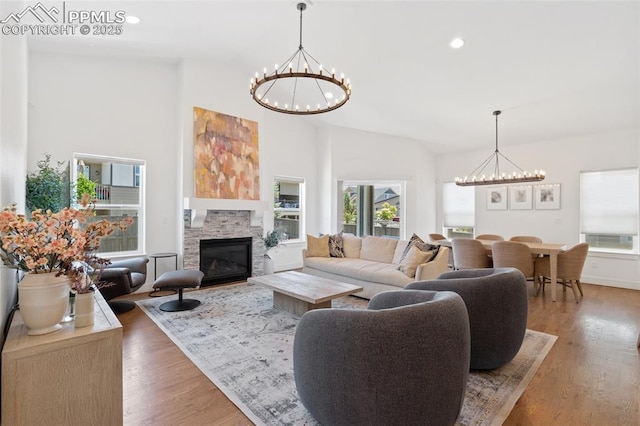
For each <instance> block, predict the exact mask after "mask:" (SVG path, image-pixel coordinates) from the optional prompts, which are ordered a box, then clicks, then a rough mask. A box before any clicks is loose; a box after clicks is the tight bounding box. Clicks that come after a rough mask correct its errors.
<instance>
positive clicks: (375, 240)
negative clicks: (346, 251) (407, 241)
mask: <svg viewBox="0 0 640 426" xmlns="http://www.w3.org/2000/svg"><path fill="white" fill-rule="evenodd" d="M397 245H398V240H394V239H391V238H381V237H372V236H370V235H367V236H365V237H364V238H363V239H362V248H361V249H360V259H364V260H373V261H375V262H384V263H391V262H392V261H393V254H394V253H395V250H396V246H397Z"/></svg>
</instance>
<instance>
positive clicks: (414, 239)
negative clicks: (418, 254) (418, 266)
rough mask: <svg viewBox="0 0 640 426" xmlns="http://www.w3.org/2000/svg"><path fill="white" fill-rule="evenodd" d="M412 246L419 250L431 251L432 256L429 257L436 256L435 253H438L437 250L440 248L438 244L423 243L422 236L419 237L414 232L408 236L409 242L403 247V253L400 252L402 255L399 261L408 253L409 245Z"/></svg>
mask: <svg viewBox="0 0 640 426" xmlns="http://www.w3.org/2000/svg"><path fill="white" fill-rule="evenodd" d="M414 246H415V247H416V248H417V249H418V250H420V251H424V252H433V256H432V258H431V259H433V258H434V257H436V254H438V250H439V249H440V246H438V245H434V244H429V243H425V242H424V241H423V240H422V238H420V237H419V236H417V235H416V234H413V235H412V236H411V238H409V244H407V248H405V249H404V253H402V257H401V258H400V263H402V260H403V259H404V258H405V257H406V256H407V253H409V250H411V247H414ZM431 259H429V260H431Z"/></svg>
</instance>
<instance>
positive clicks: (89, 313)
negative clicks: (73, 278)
mask: <svg viewBox="0 0 640 426" xmlns="http://www.w3.org/2000/svg"><path fill="white" fill-rule="evenodd" d="M93 305H94V304H93V292H92V291H90V292H89V293H80V294H76V307H75V313H74V323H75V327H76V328H80V327H88V326H90V325H93V310H94V307H93Z"/></svg>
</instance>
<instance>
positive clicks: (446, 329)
mask: <svg viewBox="0 0 640 426" xmlns="http://www.w3.org/2000/svg"><path fill="white" fill-rule="evenodd" d="M469 354H470V346H469V320H468V316H467V310H466V308H465V306H464V302H463V301H462V299H461V298H460V297H459V296H458V295H457V294H455V293H452V292H422V291H415V290H414V291H409V290H400V291H386V292H382V293H379V294H377V295H375V296H374V297H373V298H372V299H371V300H370V302H369V305H368V309H367V310H348V309H317V310H313V311H310V312H307V313H305V314H304V316H303V317H302V319H301V320H300V323H299V324H298V326H297V328H296V334H295V338H294V344H293V369H294V375H295V382H296V387H297V389H298V395H299V397H300V401H301V402H302V403H303V404H304V406H305V407H306V408H307V409H308V410H309V412H311V414H312V415H313V416H314V417H315V418H316V420H318V421H319V422H320V423H321V424H323V425H332V426H333V425H372V426H375V425H381V426H382V425H384V426H389V425H403V426H405V425H420V426H422V425H425V424H429V425H452V424H454V423H455V421H456V418H457V417H458V414H459V413H460V409H461V408H462V402H463V400H464V393H465V389H466V384H467V379H468V373H469Z"/></svg>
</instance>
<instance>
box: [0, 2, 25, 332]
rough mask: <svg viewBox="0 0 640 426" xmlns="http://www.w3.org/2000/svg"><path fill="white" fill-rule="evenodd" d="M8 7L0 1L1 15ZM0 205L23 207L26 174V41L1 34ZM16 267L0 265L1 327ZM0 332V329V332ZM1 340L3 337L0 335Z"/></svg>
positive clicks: (13, 293) (10, 300)
mask: <svg viewBox="0 0 640 426" xmlns="http://www.w3.org/2000/svg"><path fill="white" fill-rule="evenodd" d="M7 9H8V8H4V7H3V5H1V4H0V16H5V15H6V13H9V12H8V11H7ZM0 64H1V65H0V208H4V207H5V206H9V205H11V204H12V203H18V209H19V211H20V212H24V208H25V176H26V174H27V169H26V164H27V88H28V83H27V67H28V53H27V41H26V38H24V37H12V36H1V37H0ZM16 293H17V274H16V270H15V269H8V268H4V267H0V326H1V327H2V330H4V326H5V323H6V321H7V316H8V314H9V312H10V311H11V307H12V306H13V305H14V304H15V303H16V297H17V296H16ZM2 332H3V331H0V333H2ZM0 339H1V340H0V341H4V336H3V335H0Z"/></svg>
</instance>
